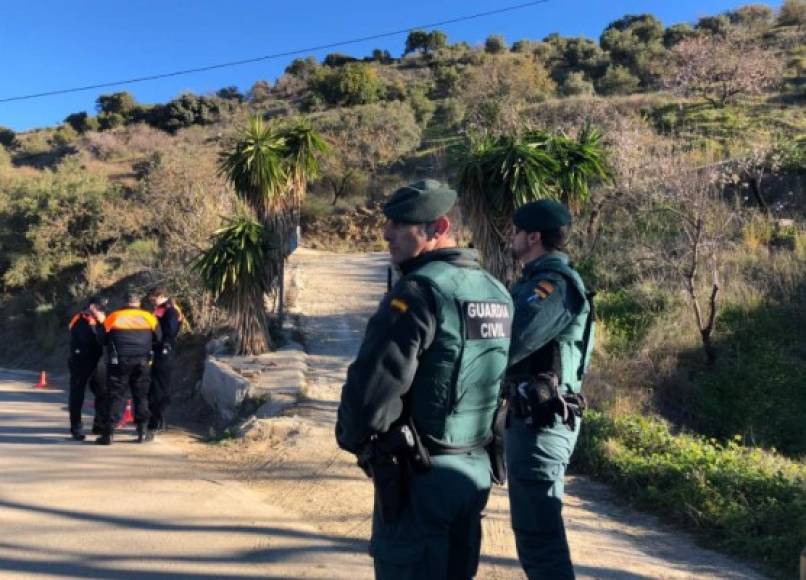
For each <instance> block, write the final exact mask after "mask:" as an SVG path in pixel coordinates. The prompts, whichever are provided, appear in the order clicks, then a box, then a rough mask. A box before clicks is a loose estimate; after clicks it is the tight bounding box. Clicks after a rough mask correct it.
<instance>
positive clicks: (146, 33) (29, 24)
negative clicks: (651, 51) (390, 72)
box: [0, 0, 781, 131]
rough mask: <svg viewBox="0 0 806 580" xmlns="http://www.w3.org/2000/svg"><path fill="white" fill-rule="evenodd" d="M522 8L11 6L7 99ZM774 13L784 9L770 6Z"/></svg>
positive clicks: (703, 3)
mask: <svg viewBox="0 0 806 580" xmlns="http://www.w3.org/2000/svg"><path fill="white" fill-rule="evenodd" d="M522 2H524V0H503V1H500V2H490V1H489V0H488V1H486V2H485V1H482V0H462V1H459V0H449V1H445V2H434V1H430V2H427V1H424V0H422V1H421V0H409V1H408V2H405V3H392V2H387V3H381V2H377V1H372V2H371V1H367V0H360V1H354V2H324V1H322V0H308V1H307V2H270V1H263V2H259V1H257V0H252V1H248V0H228V1H226V2H223V1H220V0H217V1H213V0H206V1H201V0H199V1H195V2H192V1H189V0H161V1H159V0H150V1H148V0H127V1H123V2H109V1H104V2H101V1H100V0H75V1H73V2H65V1H64V0H47V1H45V0H27V1H21V0H7V1H4V2H3V5H2V13H0V71H1V72H0V99H3V98H8V97H14V96H19V95H27V94H31V93H39V92H45V91H50V90H58V89H64V88H71V87H78V86H85V85H91V84H96V83H102V82H109V81H117V80H121V79H126V78H132V77H140V76H147V75H152V74H160V73H167V72H171V71H175V70H181V69H187V68H196V67H202V66H206V65H211V64H217V63H221V62H228V61H233V60H240V59H248V58H252V57H258V56H262V55H267V54H272V53H277V52H284V51H289V50H294V49H301V48H305V47H309V46H315V45H320V44H326V43H330V42H337V41H341V40H348V39H351V38H356V37H362V36H369V35H372V34H378V33H382V32H387V31H393V30H400V29H406V28H409V27H414V26H417V25H420V24H426V23H430V22H435V21H440V20H447V19H450V18H455V17H460V16H464V15H469V14H473V13H477V12H483V11H488V10H493V9H496V8H503V7H505V6H511V5H515V4H519V3H522ZM747 3H749V2H735V1H734V2H731V1H726V0H696V1H695V0H664V1H654V2H638V1H631V0H611V1H606V0H565V1H562V0H550V1H549V2H547V3H545V4H539V5H537V6H532V7H528V8H524V9H522V10H518V11H514V12H507V13H504V14H499V15H493V16H488V17H485V18H481V19H478V20H472V21H467V22H461V23H458V24H452V25H447V26H442V27H440V29H441V30H443V31H445V32H446V33H447V34H448V39H449V41H450V42H456V41H459V40H464V41H466V42H469V43H471V44H477V43H481V42H483V41H484V39H485V38H486V37H487V36H488V35H489V34H503V35H504V36H505V38H506V39H507V41H508V42H512V41H515V40H518V39H521V38H530V39H541V38H543V37H544V36H546V35H547V34H549V33H551V32H559V33H560V34H562V35H563V36H577V35H583V36H588V37H591V38H594V39H596V38H598V37H599V34H600V33H601V31H602V30H603V29H604V28H605V26H607V24H608V23H609V22H611V21H613V20H615V19H617V18H620V17H621V16H624V15H625V14H640V13H644V12H648V13H651V14H654V15H655V16H656V17H658V18H659V19H660V20H661V21H662V22H663V23H664V24H665V25H667V26H669V25H671V24H675V23H678V22H694V21H696V20H697V18H699V17H700V16H705V15H712V14H716V13H719V12H723V11H725V10H728V9H732V8H736V7H737V6H741V5H743V4H747ZM764 3H765V4H768V5H770V6H772V7H778V6H780V4H781V2H780V1H775V2H764ZM404 42H405V34H403V35H400V36H395V37H391V38H384V39H381V40H374V41H370V42H366V43H361V44H354V45H350V46H347V47H342V48H338V49H331V50H325V51H320V52H318V53H312V54H315V55H316V56H317V57H319V58H320V59H321V58H322V57H323V56H324V55H325V54H326V53H328V52H336V51H338V52H345V53H348V54H353V55H355V56H365V55H367V54H369V53H370V52H371V51H372V49H373V48H383V49H387V50H389V51H390V52H391V53H392V54H393V55H395V56H399V55H400V53H401V52H402V49H403V45H404ZM291 58H292V57H284V58H281V59H277V60H270V61H264V62H260V63H255V64H248V65H243V66H238V67H233V68H227V69H221V70H216V71H209V72H202V73H197V74H193V75H189V76H182V77H176V78H171V79H162V80H157V81H152V82H145V83H138V84H132V85H128V86H119V87H111V88H107V89H96V90H90V91H85V92H79V93H73V94H67V95H57V96H51V97H45V98H38V99H31V100H27V101H18V102H7V103H0V125H1V126H6V127H10V128H12V129H14V130H17V131H22V130H26V129H31V128H35V127H42V126H48V125H55V124H58V123H60V122H61V121H62V120H63V119H64V117H66V116H67V115H68V114H70V113H74V112H77V111H88V112H90V113H92V112H93V111H94V106H95V99H97V98H98V95H100V94H105V93H111V92H115V91H123V90H126V91H129V92H131V93H132V94H134V96H135V98H136V99H137V100H138V101H139V102H142V103H155V102H165V101H168V100H170V99H171V98H173V97H175V96H176V95H178V94H180V93H182V92H184V91H193V92H196V93H201V94H203V93H208V92H214V91H215V90H217V89H219V88H221V87H224V86H230V85H236V86H238V87H239V88H240V89H241V90H242V91H247V90H248V89H249V88H250V87H251V86H252V84H253V83H254V82H255V81H257V80H260V79H267V80H274V79H275V78H276V77H277V76H278V75H280V74H282V71H283V69H284V68H285V66H286V65H287V64H288V63H289V62H290V61H291Z"/></svg>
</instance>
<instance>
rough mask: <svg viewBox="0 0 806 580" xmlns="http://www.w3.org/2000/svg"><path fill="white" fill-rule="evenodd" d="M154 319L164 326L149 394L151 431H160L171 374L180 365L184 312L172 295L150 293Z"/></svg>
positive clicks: (163, 291)
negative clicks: (178, 348)
mask: <svg viewBox="0 0 806 580" xmlns="http://www.w3.org/2000/svg"><path fill="white" fill-rule="evenodd" d="M149 300H150V301H151V304H152V306H153V308H154V311H153V312H154V316H155V317H156V318H157V320H158V321H159V323H160V329H161V330H162V342H160V343H159V344H157V345H156V349H155V350H154V365H153V366H152V367H151V387H150V389H149V391H148V406H149V410H150V411H151V418H150V419H149V420H148V428H149V430H151V431H160V430H162V429H164V428H165V410H166V409H167V407H168V405H169V404H170V402H171V374H172V373H173V370H174V364H175V361H176V337H177V335H178V334H179V329H180V328H181V326H182V321H183V320H184V316H183V315H182V310H181V309H180V308H179V307H178V306H177V305H176V304H174V301H173V300H172V299H171V298H169V297H168V291H167V290H166V289H165V288H163V287H161V286H160V287H157V288H155V289H154V290H152V291H151V292H150V293H149Z"/></svg>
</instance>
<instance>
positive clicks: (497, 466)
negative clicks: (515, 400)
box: [485, 398, 509, 485]
mask: <svg viewBox="0 0 806 580" xmlns="http://www.w3.org/2000/svg"><path fill="white" fill-rule="evenodd" d="M508 414H509V405H508V404H507V399H506V398H501V399H499V401H498V407H497V408H496V409H495V415H493V428H492V439H490V442H489V443H488V444H487V446H486V447H485V449H486V450H487V455H488V456H489V457H490V467H491V469H492V479H493V483H496V484H498V485H504V484H505V483H506V482H507V463H506V458H505V455H504V436H505V435H504V434H505V432H506V429H507V416H508Z"/></svg>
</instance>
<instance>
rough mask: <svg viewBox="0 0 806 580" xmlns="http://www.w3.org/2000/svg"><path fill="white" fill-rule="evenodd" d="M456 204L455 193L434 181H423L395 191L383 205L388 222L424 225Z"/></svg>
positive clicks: (444, 213)
mask: <svg viewBox="0 0 806 580" xmlns="http://www.w3.org/2000/svg"><path fill="white" fill-rule="evenodd" d="M454 203H456V192H455V191H454V190H452V189H451V188H450V187H448V186H447V185H446V184H444V183H441V182H439V181H437V180H435V179H424V180H422V181H418V182H416V183H412V184H411V185H406V186H405V187H401V188H400V189H398V190H397V191H395V192H394V193H393V194H392V195H391V197H389V201H387V202H386V203H385V204H384V205H383V213H384V215H385V216H386V217H387V218H389V219H390V220H394V221H396V222H403V223H409V224H424V223H428V222H432V221H434V220H435V219H437V218H438V217H441V216H444V215H446V214H447V213H448V212H450V211H451V208H452V207H453V204H454Z"/></svg>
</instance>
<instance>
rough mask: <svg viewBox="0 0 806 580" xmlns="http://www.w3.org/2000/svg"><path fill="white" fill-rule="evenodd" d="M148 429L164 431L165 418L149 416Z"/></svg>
mask: <svg viewBox="0 0 806 580" xmlns="http://www.w3.org/2000/svg"><path fill="white" fill-rule="evenodd" d="M148 430H149V431H155V432H156V431H164V430H165V419H163V418H162V417H151V419H149V420H148Z"/></svg>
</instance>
